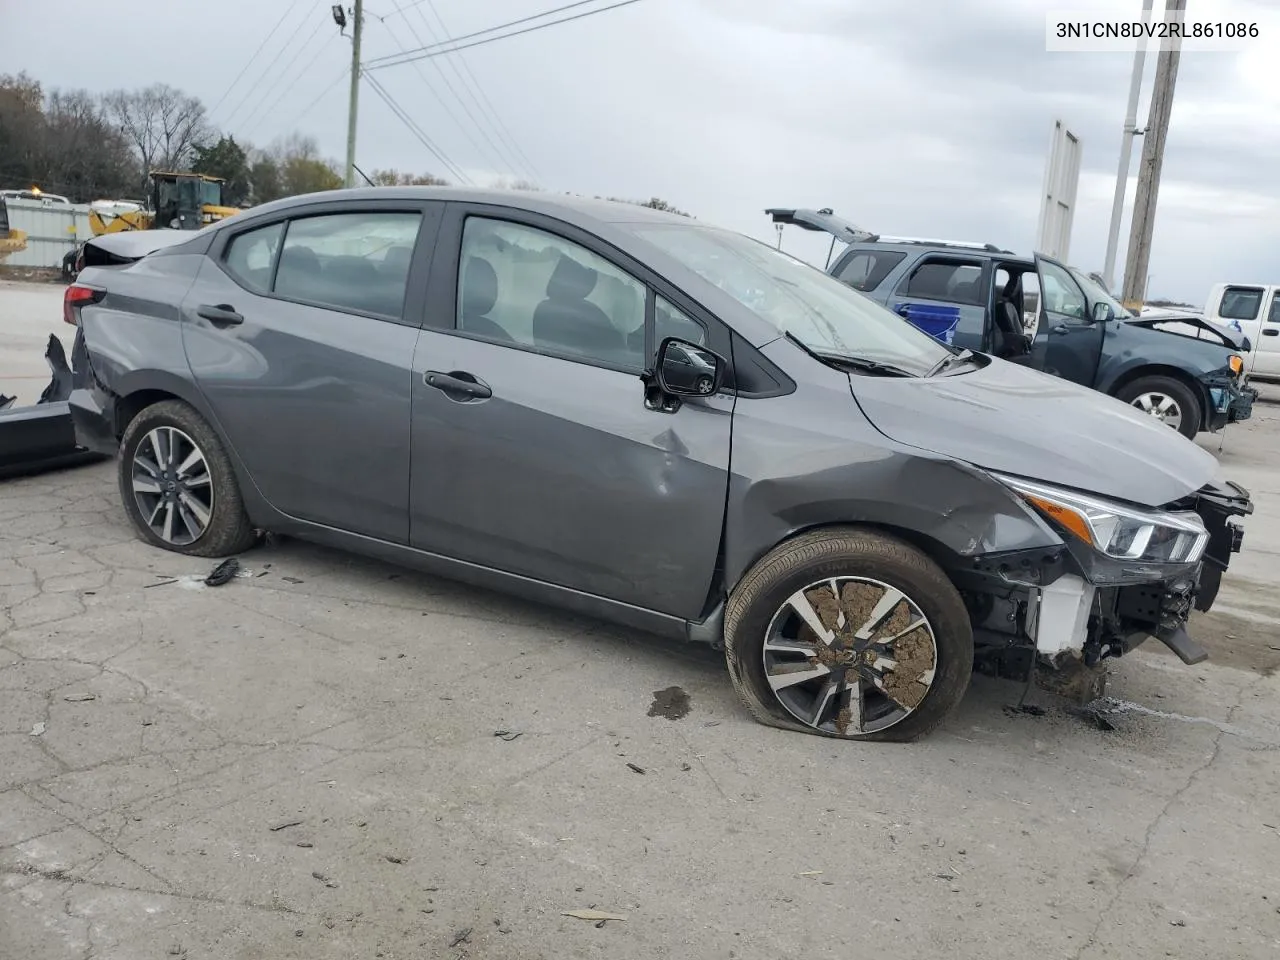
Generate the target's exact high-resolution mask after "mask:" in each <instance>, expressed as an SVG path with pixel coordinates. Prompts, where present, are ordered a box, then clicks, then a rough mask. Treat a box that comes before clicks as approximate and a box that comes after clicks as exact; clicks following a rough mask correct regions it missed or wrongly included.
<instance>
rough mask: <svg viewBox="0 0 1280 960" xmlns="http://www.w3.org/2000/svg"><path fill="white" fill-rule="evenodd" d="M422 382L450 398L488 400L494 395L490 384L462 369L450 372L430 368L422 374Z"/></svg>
mask: <svg viewBox="0 0 1280 960" xmlns="http://www.w3.org/2000/svg"><path fill="white" fill-rule="evenodd" d="M422 382H423V383H425V384H426V385H427V386H428V387H435V388H436V389H437V390H439V391H440V392H441V393H443V394H444V395H445V396H447V397H448V398H449V399H450V400H461V401H463V402H465V400H488V399H489V398H490V397H492V396H493V391H492V390H490V389H489V386H488V384H485V383H481V382H480V380H479V379H478V378H477V377H474V376H472V375H471V374H469V373H466V372H465V371H462V370H452V371H450V372H449V373H443V372H441V371H439V370H428V371H427V372H426V373H424V374H423V375H422Z"/></svg>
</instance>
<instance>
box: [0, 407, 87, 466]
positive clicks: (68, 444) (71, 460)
mask: <svg viewBox="0 0 1280 960" xmlns="http://www.w3.org/2000/svg"><path fill="white" fill-rule="evenodd" d="M97 457H98V454H97V453H95V452H94V451H92V450H87V449H84V448H83V447H81V446H78V445H77V443H76V434H75V430H74V429H73V426H72V422H71V412H70V409H69V405H68V403H67V401H65V400H61V401H57V402H54V403H40V404H35V405H33V406H29V407H19V408H17V409H9V410H4V411H0V478H7V477H14V476H19V475H21V474H25V473H37V472H40V471H43V470H49V469H52V468H54V467H63V466H70V465H72V464H75V463H83V462H86V461H89V460H94V459H97Z"/></svg>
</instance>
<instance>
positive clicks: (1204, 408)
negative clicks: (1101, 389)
mask: <svg viewBox="0 0 1280 960" xmlns="http://www.w3.org/2000/svg"><path fill="white" fill-rule="evenodd" d="M1144 377H1169V378H1171V379H1173V380H1177V381H1178V382H1179V383H1181V384H1183V385H1184V386H1186V387H1188V388H1189V389H1190V390H1191V391H1192V392H1194V393H1195V395H1196V396H1197V397H1198V398H1199V400H1200V413H1201V415H1202V416H1207V415H1208V413H1209V394H1208V391H1207V390H1206V389H1205V386H1204V384H1203V383H1201V382H1200V381H1199V380H1197V379H1196V378H1195V377H1193V376H1191V374H1189V373H1187V371H1185V370H1182V369H1180V368H1179V367H1171V366H1167V365H1165V364H1159V363H1152V364H1147V365H1146V366H1143V367H1138V368H1136V369H1134V370H1129V371H1126V372H1125V373H1123V374H1121V375H1120V376H1119V377H1117V378H1116V379H1115V382H1113V383H1112V384H1111V388H1110V389H1109V390H1108V391H1107V394H1108V395H1109V396H1112V397H1114V396H1116V395H1117V394H1119V393H1120V391H1121V390H1123V389H1124V388H1125V387H1127V386H1128V385H1129V384H1131V383H1133V382H1134V381H1136V380H1141V379H1143V378H1144Z"/></svg>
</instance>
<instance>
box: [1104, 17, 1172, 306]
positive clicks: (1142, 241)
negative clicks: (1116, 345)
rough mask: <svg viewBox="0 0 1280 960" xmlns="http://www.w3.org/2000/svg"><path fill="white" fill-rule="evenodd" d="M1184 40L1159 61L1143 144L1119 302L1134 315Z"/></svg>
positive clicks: (1139, 298) (1147, 259)
mask: <svg viewBox="0 0 1280 960" xmlns="http://www.w3.org/2000/svg"><path fill="white" fill-rule="evenodd" d="M1185 9H1186V0H1167V6H1166V8H1165V22H1166V23H1173V22H1175V21H1177V22H1181V21H1182V19H1183V17H1182V13H1183V11H1184V10H1185ZM1181 47H1182V38H1181V36H1178V37H1173V38H1171V39H1170V40H1169V41H1168V46H1167V47H1165V48H1164V49H1162V50H1161V51H1160V55H1159V57H1158V58H1157V60H1156V78H1155V85H1154V86H1153V88H1152V91H1151V110H1150V112H1149V114H1148V116H1147V129H1146V133H1145V134H1144V136H1143V140H1142V160H1141V161H1140V162H1139V164H1138V189H1137V192H1136V193H1135V195H1134V199H1133V221H1132V222H1131V223H1130V225H1129V252H1128V256H1126V257H1125V264H1124V288H1123V289H1122V290H1121V293H1120V300H1121V302H1123V303H1124V305H1125V307H1126V308H1127V309H1129V310H1132V311H1135V312H1136V311H1138V310H1141V309H1142V303H1143V300H1144V298H1145V291H1144V289H1143V288H1144V286H1145V285H1146V279H1147V267H1148V265H1149V264H1150V262H1151V236H1152V234H1153V233H1154V232H1155V223H1156V199H1157V198H1158V196H1159V194H1160V171H1161V168H1162V167H1163V166H1164V144H1165V140H1166V139H1167V138H1168V135H1169V115H1170V113H1171V112H1172V110H1173V88H1174V85H1175V84H1176V83H1177V80H1178V59H1179V56H1180V52H1181Z"/></svg>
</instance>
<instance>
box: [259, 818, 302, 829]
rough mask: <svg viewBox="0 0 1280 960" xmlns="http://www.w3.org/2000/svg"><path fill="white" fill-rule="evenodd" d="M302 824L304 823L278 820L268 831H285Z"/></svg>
mask: <svg viewBox="0 0 1280 960" xmlns="http://www.w3.org/2000/svg"><path fill="white" fill-rule="evenodd" d="M301 823H302V821H301V820H278V821H276V822H275V823H273V824H271V826H269V827H268V828H267V829H268V830H283V829H284V828H285V827H296V826H298V825H299V824H301Z"/></svg>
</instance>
